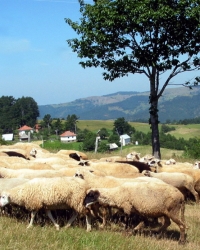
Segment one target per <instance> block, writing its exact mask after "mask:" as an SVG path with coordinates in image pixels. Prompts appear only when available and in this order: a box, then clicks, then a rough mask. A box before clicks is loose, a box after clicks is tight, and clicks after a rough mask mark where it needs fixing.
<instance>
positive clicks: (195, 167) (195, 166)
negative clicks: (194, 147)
mask: <svg viewBox="0 0 200 250" xmlns="http://www.w3.org/2000/svg"><path fill="white" fill-rule="evenodd" d="M193 169H200V161H196V162H195V163H194V166H193Z"/></svg>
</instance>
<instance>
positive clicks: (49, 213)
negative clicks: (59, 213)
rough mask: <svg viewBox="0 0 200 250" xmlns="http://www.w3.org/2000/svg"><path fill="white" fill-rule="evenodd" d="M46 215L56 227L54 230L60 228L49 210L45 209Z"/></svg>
mask: <svg viewBox="0 0 200 250" xmlns="http://www.w3.org/2000/svg"><path fill="white" fill-rule="evenodd" d="M46 214H47V216H48V217H49V219H50V220H51V221H52V222H53V224H54V226H55V227H56V230H59V229H60V226H59V225H58V224H57V223H56V221H55V220H54V218H53V215H52V213H51V210H47V211H46Z"/></svg>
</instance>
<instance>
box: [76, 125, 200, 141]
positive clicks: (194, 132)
mask: <svg viewBox="0 0 200 250" xmlns="http://www.w3.org/2000/svg"><path fill="white" fill-rule="evenodd" d="M113 124H114V121H113V120H105V121H102V120H79V121H78V122H77V127H78V128H80V129H81V130H83V129H88V130H90V131H92V132H97V131H98V130H99V129H101V128H106V129H107V130H108V131H112V130H113ZM129 124H130V125H131V126H133V127H134V128H135V129H136V130H137V131H141V132H143V133H145V134H146V133H148V132H151V129H150V125H149V124H148V123H140V122H129ZM167 125H168V124H167ZM168 126H171V127H175V130H174V131H171V132H169V134H171V135H173V136H175V137H176V138H177V139H178V138H183V139H185V140H188V139H189V138H194V137H196V138H200V124H187V125H183V124H180V125H174V124H169V125H168ZM159 127H161V124H159Z"/></svg>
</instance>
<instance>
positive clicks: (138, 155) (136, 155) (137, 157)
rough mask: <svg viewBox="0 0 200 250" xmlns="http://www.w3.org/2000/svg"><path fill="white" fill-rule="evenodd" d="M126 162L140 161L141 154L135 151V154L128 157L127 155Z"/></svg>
mask: <svg viewBox="0 0 200 250" xmlns="http://www.w3.org/2000/svg"><path fill="white" fill-rule="evenodd" d="M126 160H127V161H130V160H131V161H133V160H134V161H139V160H140V153H137V152H135V151H133V152H131V153H128V154H127V155H126Z"/></svg>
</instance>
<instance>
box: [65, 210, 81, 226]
mask: <svg viewBox="0 0 200 250" xmlns="http://www.w3.org/2000/svg"><path fill="white" fill-rule="evenodd" d="M77 216H78V213H77V212H74V213H73V215H72V217H71V218H70V219H69V220H68V222H67V225H66V226H65V227H66V228H68V227H70V226H71V224H72V223H73V222H74V221H75V219H76V218H77Z"/></svg>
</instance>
